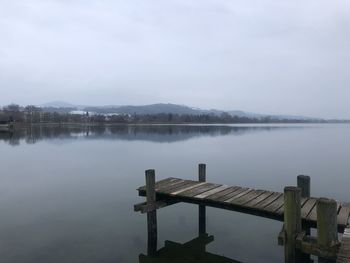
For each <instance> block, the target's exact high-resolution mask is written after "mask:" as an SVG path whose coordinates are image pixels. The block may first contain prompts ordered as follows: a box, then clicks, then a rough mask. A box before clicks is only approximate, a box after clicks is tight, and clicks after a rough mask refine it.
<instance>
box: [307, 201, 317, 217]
mask: <svg viewBox="0 0 350 263" xmlns="http://www.w3.org/2000/svg"><path fill="white" fill-rule="evenodd" d="M306 219H307V220H311V221H317V205H315V206H314V207H313V208H312V209H311V211H310V213H309V214H308V216H307V217H306Z"/></svg>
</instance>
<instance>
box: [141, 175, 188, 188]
mask: <svg viewBox="0 0 350 263" xmlns="http://www.w3.org/2000/svg"><path fill="white" fill-rule="evenodd" d="M180 180H181V179H178V178H173V177H169V178H166V179H163V180H159V181H158V182H156V190H157V188H159V187H160V186H162V185H165V184H168V183H171V182H176V181H180ZM137 190H139V191H146V185H144V186H141V187H139V188H138V189H137Z"/></svg>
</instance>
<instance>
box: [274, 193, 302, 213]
mask: <svg viewBox="0 0 350 263" xmlns="http://www.w3.org/2000/svg"><path fill="white" fill-rule="evenodd" d="M306 201H307V198H305V197H304V198H301V207H303V205H304V204H305V203H306ZM276 213H277V214H278V215H283V214H284V204H283V205H282V206H281V207H280V208H279V209H278V210H277V211H276Z"/></svg>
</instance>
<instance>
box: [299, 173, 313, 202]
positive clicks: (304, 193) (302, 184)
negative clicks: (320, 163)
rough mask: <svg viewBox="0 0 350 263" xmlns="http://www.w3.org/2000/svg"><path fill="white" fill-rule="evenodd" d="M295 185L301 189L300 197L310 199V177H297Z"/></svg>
mask: <svg viewBox="0 0 350 263" xmlns="http://www.w3.org/2000/svg"><path fill="white" fill-rule="evenodd" d="M297 185H298V187H299V188H300V189H301V197H305V198H310V188H311V187H310V176H307V175H298V177H297Z"/></svg>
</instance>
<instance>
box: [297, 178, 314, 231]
mask: <svg viewBox="0 0 350 263" xmlns="http://www.w3.org/2000/svg"><path fill="white" fill-rule="evenodd" d="M297 185H298V187H299V188H300V189H301V197H303V198H310V192H311V191H310V189H311V183H310V176H307V175H298V177H297ZM302 228H303V230H304V231H305V234H306V235H308V236H310V234H311V228H310V227H309V226H306V225H303V226H302Z"/></svg>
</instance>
